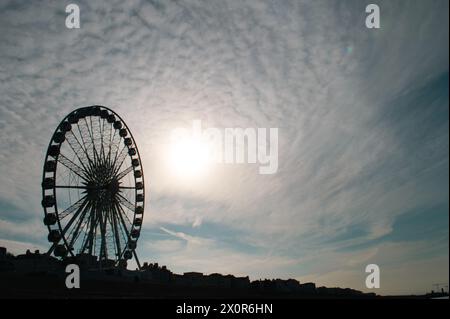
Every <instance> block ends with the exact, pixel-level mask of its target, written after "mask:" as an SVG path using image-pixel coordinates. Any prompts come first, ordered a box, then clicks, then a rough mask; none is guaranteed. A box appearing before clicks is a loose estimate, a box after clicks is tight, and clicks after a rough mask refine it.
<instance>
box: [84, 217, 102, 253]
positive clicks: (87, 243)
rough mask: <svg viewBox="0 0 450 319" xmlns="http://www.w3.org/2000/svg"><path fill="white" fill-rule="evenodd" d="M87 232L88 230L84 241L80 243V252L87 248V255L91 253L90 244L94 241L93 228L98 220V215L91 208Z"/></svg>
mask: <svg viewBox="0 0 450 319" xmlns="http://www.w3.org/2000/svg"><path fill="white" fill-rule="evenodd" d="M89 219H90V220H89V232H88V236H87V238H86V241H85V242H83V243H82V245H81V250H80V251H81V252H82V253H84V252H85V251H86V249H88V248H89V255H92V246H93V241H94V232H95V228H96V227H97V222H98V217H97V215H96V214H95V213H94V212H93V211H92V209H91V214H90V216H89Z"/></svg>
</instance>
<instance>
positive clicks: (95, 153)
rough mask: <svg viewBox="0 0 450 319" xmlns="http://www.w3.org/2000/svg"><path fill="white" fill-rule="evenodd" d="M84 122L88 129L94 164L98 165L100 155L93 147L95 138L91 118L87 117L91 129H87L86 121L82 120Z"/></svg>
mask: <svg viewBox="0 0 450 319" xmlns="http://www.w3.org/2000/svg"><path fill="white" fill-rule="evenodd" d="M84 120H85V122H86V126H87V128H88V132H89V136H90V137H91V142H92V148H93V151H94V153H93V154H94V162H95V163H96V164H97V165H98V164H100V162H101V161H100V155H99V154H98V152H97V148H96V147H95V142H96V137H94V125H93V124H92V116H90V117H89V123H90V124H91V128H90V129H89V124H88V123H87V119H86V118H84Z"/></svg>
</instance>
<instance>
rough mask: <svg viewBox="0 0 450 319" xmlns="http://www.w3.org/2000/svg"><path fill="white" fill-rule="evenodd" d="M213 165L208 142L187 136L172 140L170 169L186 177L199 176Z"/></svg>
mask: <svg viewBox="0 0 450 319" xmlns="http://www.w3.org/2000/svg"><path fill="white" fill-rule="evenodd" d="M210 166H211V160H210V151H209V146H208V143H206V142H205V141H202V140H201V139H196V138H193V137H185V138H181V139H178V140H176V141H173V142H172V145H171V150H170V169H171V170H172V172H173V173H174V174H175V175H177V176H179V177H184V178H198V177H201V176H203V175H205V174H206V173H207V172H208V170H209V168H210Z"/></svg>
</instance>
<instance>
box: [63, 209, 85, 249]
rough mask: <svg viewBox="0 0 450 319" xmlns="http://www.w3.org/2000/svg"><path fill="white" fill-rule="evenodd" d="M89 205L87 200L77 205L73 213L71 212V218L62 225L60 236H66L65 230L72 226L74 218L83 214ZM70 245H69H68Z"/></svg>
mask: <svg viewBox="0 0 450 319" xmlns="http://www.w3.org/2000/svg"><path fill="white" fill-rule="evenodd" d="M88 207H89V204H88V201H84V202H83V204H82V205H81V206H80V207H78V209H77V210H76V212H75V214H73V216H72V218H71V219H70V220H69V221H68V222H67V224H66V225H65V226H64V229H63V231H62V236H66V233H67V231H68V230H69V229H70V227H71V226H72V224H73V223H74V222H75V220H77V218H78V216H79V215H80V214H81V213H82V212H83V213H82V214H81V215H83V216H84V214H85V213H86V211H87V209H88ZM68 238H70V235H69V236H68ZM69 247H70V246H69Z"/></svg>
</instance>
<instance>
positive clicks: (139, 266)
mask: <svg viewBox="0 0 450 319" xmlns="http://www.w3.org/2000/svg"><path fill="white" fill-rule="evenodd" d="M133 255H134V259H135V260H136V264H137V266H138V269H139V270H141V263H140V262H139V258H138V256H137V254H136V250H133Z"/></svg>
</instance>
